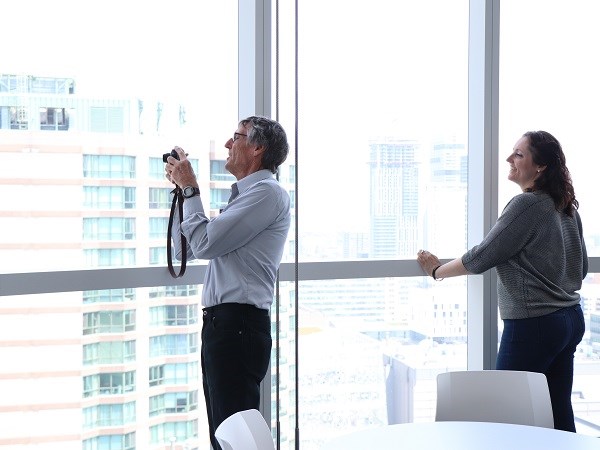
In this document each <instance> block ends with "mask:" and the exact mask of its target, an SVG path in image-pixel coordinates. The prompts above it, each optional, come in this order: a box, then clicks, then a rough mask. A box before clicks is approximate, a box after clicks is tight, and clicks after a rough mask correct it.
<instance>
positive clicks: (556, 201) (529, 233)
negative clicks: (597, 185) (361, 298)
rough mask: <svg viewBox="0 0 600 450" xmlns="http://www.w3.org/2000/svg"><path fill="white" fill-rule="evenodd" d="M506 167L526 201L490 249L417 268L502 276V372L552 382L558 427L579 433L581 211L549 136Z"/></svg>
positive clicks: (514, 208)
mask: <svg viewBox="0 0 600 450" xmlns="http://www.w3.org/2000/svg"><path fill="white" fill-rule="evenodd" d="M506 161H507V162H508V163H509V164H510V171H509V174H508V179H509V180H511V181H514V182H515V183H517V184H518V185H519V186H520V187H521V190H522V191H523V193H522V194H519V195H516V196H515V197H514V198H513V199H512V200H511V201H510V202H509V203H508V204H507V205H506V207H505V208H504V211H503V212H502V214H501V215H500V217H499V218H498V221H497V222H496V224H495V225H494V227H493V228H492V229H491V230H490V232H489V234H488V235H487V236H486V237H485V238H484V239H483V241H482V242H481V243H480V244H479V245H476V246H475V247H473V248H472V249H471V250H469V251H468V252H467V253H465V254H464V255H463V256H462V257H461V258H457V259H455V260H453V261H450V262H448V263H446V264H441V263H440V260H439V259H438V258H437V257H436V256H435V255H433V254H431V253H430V252H428V251H423V250H419V253H418V256H417V260H418V262H419V264H420V265H421V267H422V268H423V270H424V271H425V272H426V273H427V274H428V275H430V276H432V277H433V278H434V279H436V280H440V279H443V278H447V277H454V276H459V275H468V274H478V273H482V272H485V271H486V270H488V269H490V268H492V267H495V268H496V271H497V274H498V305H499V308H500V317H501V318H502V320H503V321H504V331H503V333H502V339H501V341H500V349H499V351H498V357H497V359H496V369H498V370H525V371H530V372H541V373H543V374H545V375H546V378H547V379H548V387H549V389H550V398H551V400H552V409H553V413H554V427H555V428H556V429H560V430H566V431H572V432H575V421H574V417H573V407H572V405H571V389H572V385H573V358H574V354H575V349H576V347H577V344H579V342H581V339H582V337H583V333H584V331H585V325H584V319H583V312H582V310H581V306H580V305H579V302H580V296H579V294H578V293H577V291H578V290H579V289H580V288H581V282H582V280H583V279H584V278H585V276H586V275H587V271H588V260H587V252H586V248H585V243H584V240H583V232H582V226H581V219H580V217H579V214H578V212H577V208H578V207H579V203H578V202H577V200H576V199H575V191H574V189H573V185H572V183H571V176H570V173H569V170H568V169H567V166H566V164H565V155H564V154H563V151H562V148H561V145H560V143H559V142H558V141H557V140H556V138H554V136H552V135H551V134H550V133H547V132H545V131H531V132H527V133H525V134H524V135H523V136H522V137H521V138H520V139H519V140H518V141H517V143H516V144H515V147H514V149H513V152H512V154H511V155H510V156H509V157H508V158H507V159H506Z"/></svg>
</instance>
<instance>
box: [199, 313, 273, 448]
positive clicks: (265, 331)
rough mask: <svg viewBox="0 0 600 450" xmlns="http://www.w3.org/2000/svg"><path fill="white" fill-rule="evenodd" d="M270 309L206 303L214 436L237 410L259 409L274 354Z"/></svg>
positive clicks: (205, 348)
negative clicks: (262, 387) (264, 380)
mask: <svg viewBox="0 0 600 450" xmlns="http://www.w3.org/2000/svg"><path fill="white" fill-rule="evenodd" d="M271 344H272V342H271V319H270V318H269V312H268V311H267V310H265V309H259V308H256V307H254V306H252V305H242V304H239V303H223V304H221V305H217V306H212V307H209V308H204V310H203V321H202V347H201V353H200V358H201V366H202V384H203V387H204V399H205V401H206V412H207V415H208V427H209V432H210V441H211V444H212V447H213V449H214V450H220V449H221V446H220V445H219V444H218V442H217V440H216V439H215V430H216V429H217V427H218V426H219V425H220V424H221V422H223V421H224V420H225V419H227V418H228V417H229V416H230V415H232V414H233V413H236V412H238V411H244V410H246V409H258V408H259V402H260V382H261V381H262V379H263V378H264V377H265V374H266V373H267V369H268V367H269V360H270V357H271Z"/></svg>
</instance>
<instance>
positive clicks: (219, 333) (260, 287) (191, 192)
mask: <svg viewBox="0 0 600 450" xmlns="http://www.w3.org/2000/svg"><path fill="white" fill-rule="evenodd" d="M225 147H227V148H228V149H229V156H228V158H227V162H226V164H225V168H226V169H227V170H228V171H229V172H230V173H231V174H232V175H234V176H235V178H236V180H237V182H236V183H234V184H233V185H232V186H231V188H232V189H231V190H232V195H231V198H230V200H229V204H228V205H227V206H226V207H225V208H224V209H223V210H222V211H221V214H220V215H219V216H218V217H216V218H214V219H212V220H211V219H208V217H207V215H206V212H205V210H204V206H203V204H202V200H201V198H200V190H199V187H198V182H197V180H196V176H195V174H194V171H193V169H192V167H191V165H190V163H189V161H188V159H187V158H186V154H185V152H184V151H183V149H181V148H179V147H175V149H174V150H175V151H176V152H177V154H178V155H179V160H177V159H176V158H174V157H172V156H170V157H169V158H168V159H167V164H166V167H165V171H166V173H167V174H166V176H167V178H168V179H169V180H170V181H172V182H173V183H175V184H177V185H178V186H180V187H181V188H182V189H183V193H184V197H185V200H184V202H183V222H182V223H181V227H180V226H179V223H178V222H179V220H174V224H173V229H172V236H173V243H174V247H175V252H176V255H177V257H178V258H181V255H182V253H181V252H182V249H181V239H180V235H181V234H183V235H184V236H185V237H186V239H187V243H188V244H187V248H186V249H185V251H186V252H187V256H188V259H194V258H197V259H208V260H210V261H209V264H208V268H207V270H206V277H205V280H204V288H203V291H202V306H203V324H202V347H201V365H202V381H203V387H204V396H205V399H206V410H207V414H208V425H209V431H210V440H211V443H212V446H213V448H214V449H215V450H218V449H220V448H221V447H220V446H219V444H218V443H217V441H216V439H215V436H214V434H215V430H216V429H217V427H218V426H219V425H220V424H221V422H223V420H225V419H226V418H227V417H229V416H230V415H232V414H233V413H235V412H237V411H243V410H246V409H251V408H254V409H258V407H259V399H260V382H261V381H262V379H263V378H264V376H265V374H266V371H267V369H268V366H269V359H270V356H271V344H272V343H271V321H270V318H269V309H270V307H271V303H272V301H273V294H274V286H275V279H276V274H277V269H278V268H279V264H280V262H281V258H282V255H283V248H284V245H285V242H286V240H287V235H288V231H289V227H290V221H291V218H290V198H289V195H288V193H287V192H286V191H285V190H284V189H283V188H282V187H281V186H280V185H279V183H278V182H277V180H276V179H275V178H274V176H273V174H274V173H276V171H277V168H278V167H279V165H281V164H282V163H283V162H284V161H285V159H286V158H287V154H288V150H289V146H288V142H287V137H286V134H285V131H284V130H283V128H282V127H281V125H280V124H279V123H277V122H276V121H274V120H271V119H267V118H264V117H257V116H251V117H248V118H247V119H244V120H242V121H241V122H240V123H239V124H238V128H237V131H236V132H235V133H234V134H233V137H232V138H230V139H229V140H228V141H227V142H226V143H225Z"/></svg>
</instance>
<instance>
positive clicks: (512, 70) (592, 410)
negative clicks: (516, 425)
mask: <svg viewBox="0 0 600 450" xmlns="http://www.w3.org/2000/svg"><path fill="white" fill-rule="evenodd" d="M500 13H501V14H500V27H501V28H500V73H499V75H500V78H499V82H500V89H499V91H500V98H499V106H500V116H499V117H500V123H499V145H500V149H499V150H500V151H499V163H498V166H499V175H498V180H499V181H498V185H499V191H500V201H499V203H498V206H499V207H500V208H504V206H505V205H506V203H507V201H508V200H509V199H510V198H511V197H512V196H514V195H516V194H517V193H519V192H520V190H519V187H518V186H517V185H516V184H514V183H512V182H510V181H508V180H507V174H508V163H507V162H505V159H506V157H507V156H508V155H509V154H510V152H511V151H512V149H513V146H514V144H515V142H516V141H517V140H518V139H519V137H521V135H522V134H523V133H525V132H526V131H535V130H544V131H548V132H549V133H551V134H552V135H554V136H555V137H556V138H557V139H558V140H559V142H560V143H561V145H562V148H563V151H564V153H565V157H566V161H567V166H568V168H569V171H570V172H571V176H572V179H573V186H574V188H575V194H576V198H577V200H578V201H579V204H580V208H579V212H580V214H581V219H582V222H583V231H584V236H585V242H586V247H587V251H588V255H589V256H590V257H597V256H600V214H599V213H598V209H597V207H596V205H597V203H598V200H597V198H596V197H597V194H596V191H597V186H596V177H595V171H596V167H598V165H599V164H600V154H599V153H598V152H597V151H594V150H591V147H590V145H592V147H593V144H590V143H591V142H594V141H595V131H594V130H595V129H596V128H597V124H598V123H599V122H600V110H599V109H598V107H597V105H598V104H599V103H600V89H598V79H600V67H598V64H596V60H595V58H594V57H591V56H590V55H595V54H596V53H598V43H599V42H600V29H599V28H598V26H597V25H596V18H597V17H598V16H599V15H600V3H598V2H596V1H593V0H575V1H554V2H547V1H543V0H528V1H526V2H522V1H518V0H503V1H502V5H501V10H500ZM580 294H581V297H582V302H581V304H582V307H583V311H584V315H585V322H586V323H585V324H586V333H585V336H584V338H583V341H582V343H581V344H580V345H579V347H578V350H577V353H576V356H575V378H574V382H573V396H572V400H573V408H574V411H575V421H576V427H577V431H578V432H582V433H588V434H593V435H598V434H599V433H600V423H599V422H598V417H599V415H598V410H599V409H598V406H599V405H600V386H598V383H597V381H596V380H597V375H596V374H597V373H598V370H600V335H599V334H598V330H597V325H596V324H597V323H598V319H599V318H600V315H599V310H600V279H599V278H598V276H597V274H590V275H589V276H588V277H587V278H586V280H585V281H584V286H583V289H582V290H581V292H580ZM500 325H501V324H500Z"/></svg>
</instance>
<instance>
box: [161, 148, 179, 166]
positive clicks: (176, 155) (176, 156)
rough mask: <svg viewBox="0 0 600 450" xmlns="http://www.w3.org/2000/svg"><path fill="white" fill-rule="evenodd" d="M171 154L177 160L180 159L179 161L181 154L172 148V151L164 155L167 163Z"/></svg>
mask: <svg viewBox="0 0 600 450" xmlns="http://www.w3.org/2000/svg"><path fill="white" fill-rule="evenodd" d="M169 156H172V157H173V158H175V159H176V160H178V161H179V154H178V153H177V152H176V151H175V150H171V152H170V153H165V154H164V155H163V162H164V163H165V164H166V163H167V158H168V157H169Z"/></svg>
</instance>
